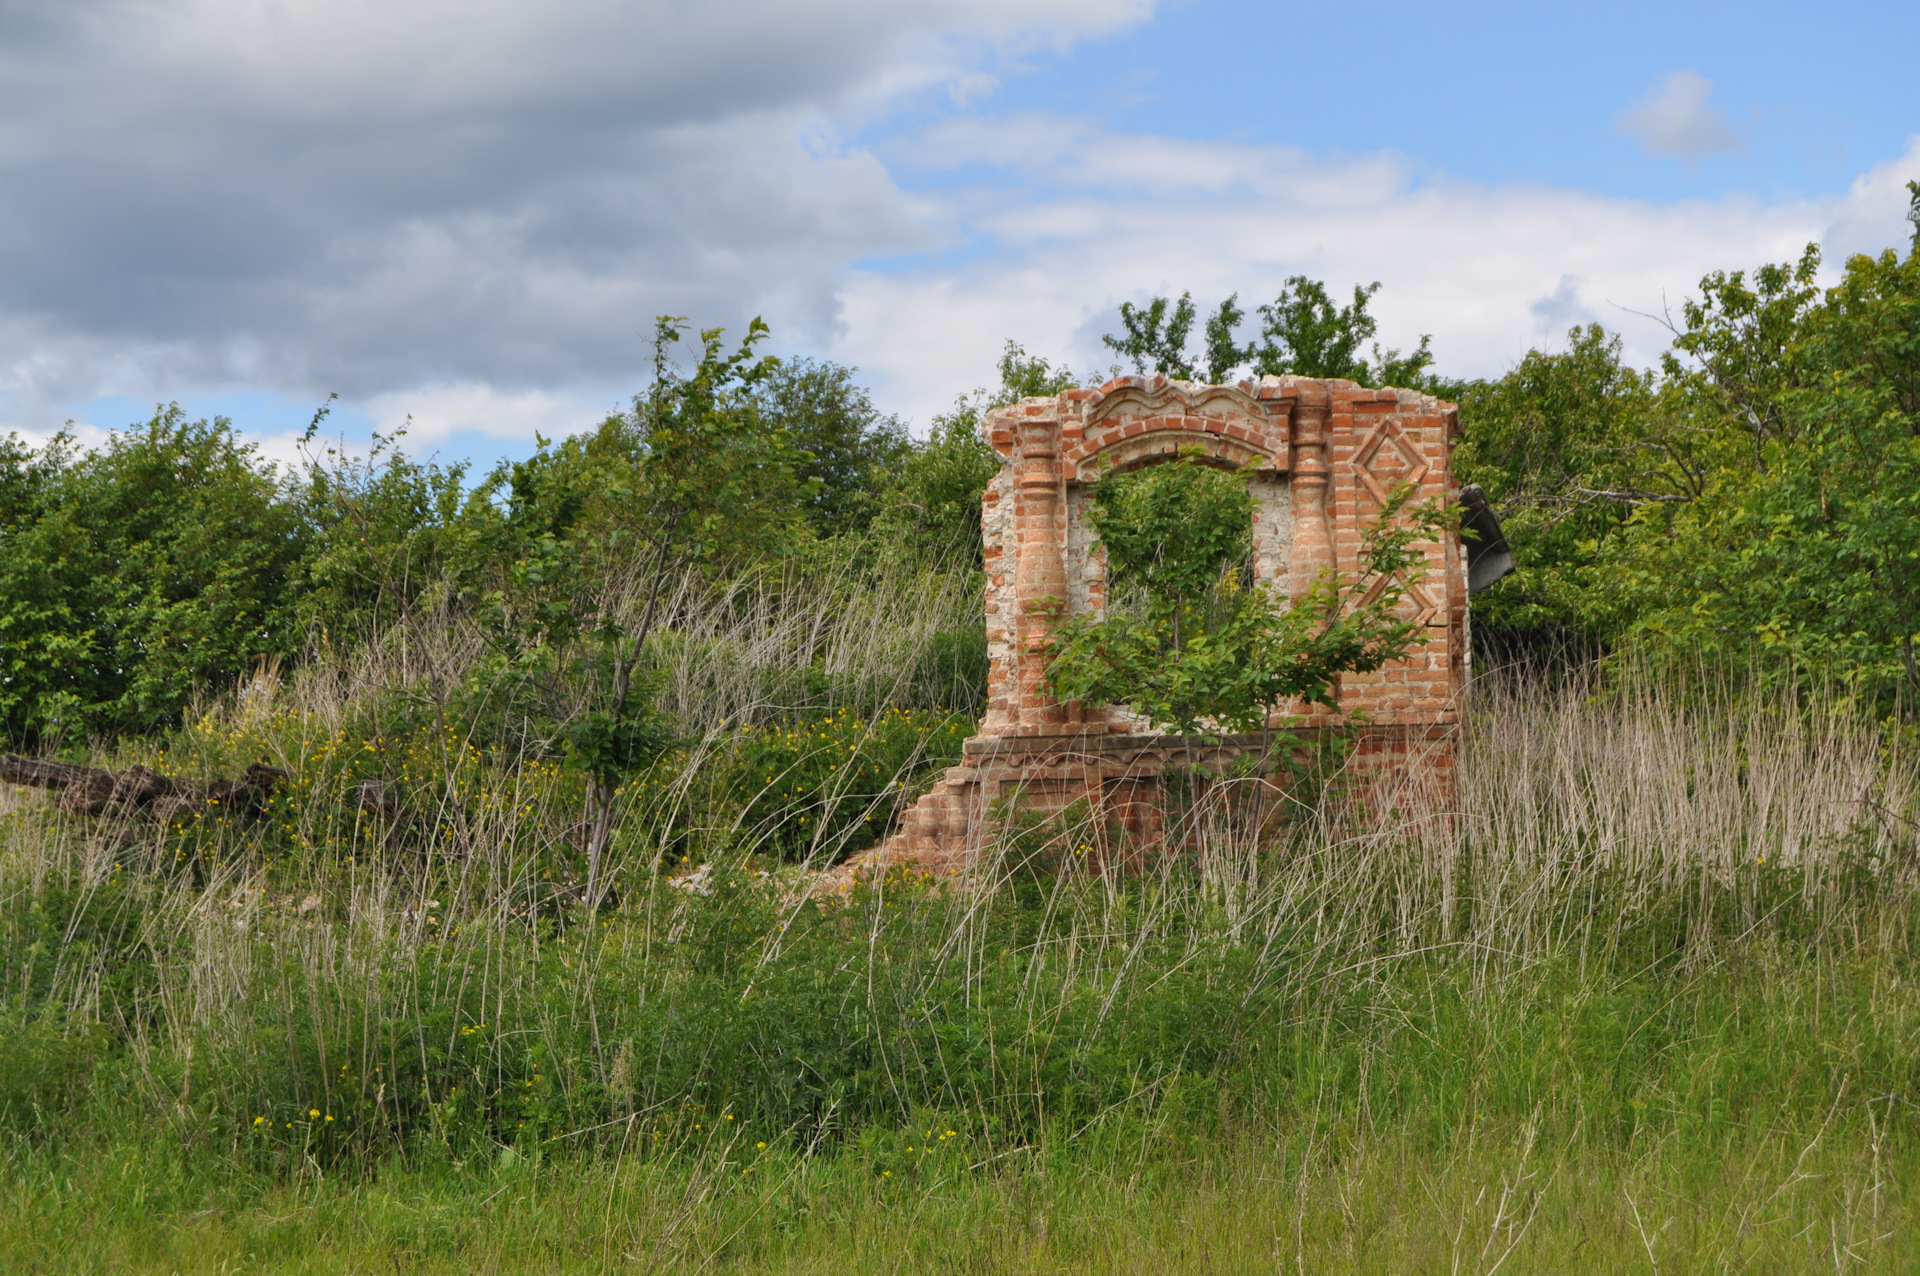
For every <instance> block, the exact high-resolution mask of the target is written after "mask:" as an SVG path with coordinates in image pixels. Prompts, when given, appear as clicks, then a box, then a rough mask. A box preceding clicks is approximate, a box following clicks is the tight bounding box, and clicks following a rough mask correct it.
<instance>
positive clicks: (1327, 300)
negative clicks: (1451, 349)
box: [1251, 275, 1433, 390]
mask: <svg viewBox="0 0 1920 1276" xmlns="http://www.w3.org/2000/svg"><path fill="white" fill-rule="evenodd" d="M1379 291H1380V284H1379V283H1378V282H1377V281H1376V282H1374V283H1371V284H1368V285H1366V286H1365V287H1361V286H1360V285H1359V284H1355V285H1354V287H1353V300H1352V302H1350V303H1349V304H1347V305H1345V306H1335V305H1334V304H1333V298H1332V297H1331V296H1329V295H1328V293H1327V286H1326V285H1325V284H1323V283H1320V282H1319V281H1318V280H1313V279H1308V278H1307V277H1306V276H1305V275H1294V276H1291V277H1290V278H1289V279H1288V280H1287V282H1286V285H1285V286H1284V287H1282V288H1281V290H1280V295H1279V296H1278V297H1275V298H1274V299H1273V300H1272V301H1271V302H1269V303H1267V304H1266V305H1264V306H1261V307H1260V319H1261V323H1260V341H1259V344H1258V345H1257V346H1255V347H1253V348H1252V351H1251V353H1252V357H1253V370H1254V373H1255V375H1257V376H1287V375H1293V376H1301V377H1327V378H1335V377H1338V378H1344V379H1345V380H1348V381H1354V382H1358V383H1359V384H1360V385H1370V386H1382V385H1392V386H1404V387H1406V388H1407V389H1416V390H1417V389H1421V388H1423V387H1424V386H1426V384H1427V382H1428V376H1427V371H1426V370H1427V368H1428V367H1430V366H1431V365H1432V363H1433V352H1432V350H1431V349H1429V346H1428V343H1429V342H1430V341H1431V340H1432V338H1431V337H1429V336H1427V335H1425V334H1423V335H1422V336H1421V338H1420V344H1419V345H1418V346H1417V347H1415V348H1414V349H1413V350H1412V351H1411V352H1410V353H1408V354H1405V355H1402V354H1401V353H1400V352H1399V351H1398V350H1387V351H1384V352H1383V351H1382V350H1381V349H1380V346H1379V344H1378V343H1377V342H1375V343H1374V344H1373V355H1374V359H1373V362H1372V363H1371V364H1369V363H1368V362H1367V359H1366V357H1365V355H1363V354H1362V353H1361V347H1362V343H1365V342H1373V339H1374V337H1375V336H1376V335H1377V334H1378V332H1379V326H1380V325H1379V323H1378V321H1377V320H1375V319H1374V317H1373V316H1372V315H1370V314H1368V313H1367V307H1368V306H1369V305H1370V304H1371V303H1372V301H1373V298H1374V295H1375V294H1376V293H1378V292H1379Z"/></svg>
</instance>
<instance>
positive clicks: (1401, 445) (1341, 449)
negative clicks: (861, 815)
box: [869, 377, 1468, 869]
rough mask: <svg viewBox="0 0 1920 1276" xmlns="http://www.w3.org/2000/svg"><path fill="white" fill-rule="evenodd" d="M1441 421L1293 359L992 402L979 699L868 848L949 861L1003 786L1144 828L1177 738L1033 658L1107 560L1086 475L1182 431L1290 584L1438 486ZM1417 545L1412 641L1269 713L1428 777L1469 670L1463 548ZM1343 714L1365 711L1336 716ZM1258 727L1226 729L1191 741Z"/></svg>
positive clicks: (1042, 656)
mask: <svg viewBox="0 0 1920 1276" xmlns="http://www.w3.org/2000/svg"><path fill="white" fill-rule="evenodd" d="M1457 423H1458V415H1457V411H1456V409H1455V408H1454V406H1453V405H1452V404H1449V403H1444V402H1441V401H1440V400H1437V399H1435V398H1433V397H1431V396H1429V395H1423V394H1419V393H1417V392H1413V391H1407V390H1368V389H1363V388H1361V387H1359V386H1356V385H1354V384H1353V383H1352V382H1349V381H1319V380H1312V379H1308V378H1300V377H1264V378H1261V379H1260V380H1259V381H1258V382H1246V381H1243V382H1241V383H1240V384H1238V385H1234V386H1208V385H1192V384H1188V383H1186V382H1176V381H1169V380H1167V379H1166V378H1164V377H1120V378H1117V379H1115V380H1113V381H1109V382H1108V383H1107V384H1105V385H1103V386H1101V387H1099V388H1098V389H1091V390H1068V391H1066V392H1064V393H1062V394H1060V395H1058V396H1055V397H1053V398H1041V399H1027V400H1024V401H1022V402H1020V403H1018V404H1015V405H1013V406H1012V407H1008V408H1004V409H1001V410H999V411H997V412H995V413H993V414H991V415H990V416H989V417H988V419H987V421H986V422H985V425H984V428H985V429H986V431H987V434H988V438H989V440H990V441H991V443H992V444H993V447H994V450H995V451H997V452H998V453H999V454H1000V456H1001V457H1002V458H1003V465H1002V467H1001V471H1000V473H999V475H998V476H997V477H996V478H995V479H994V481H993V483H992V484H991V485H990V486H989V487H988V489H987V492H986V495H985V498H984V511H983V523H982V525H983V528H984V530H985V554H986V570H987V587H986V599H985V603H986V621H987V643H988V652H989V656H990V658H991V673H990V677H989V684H988V694H989V703H988V708H987V712H986V716H985V718H984V719H983V720H982V722H981V727H980V732H979V734H978V735H977V736H976V737H975V738H974V739H973V740H970V741H969V742H968V744H967V750H966V759H965V761H963V762H962V764H961V765H960V766H957V767H954V768H953V769H952V770H951V771H950V772H948V774H947V775H946V776H945V777H944V778H943V779H942V780H941V781H940V782H939V783H938V784H936V785H935V787H934V789H933V791H932V792H930V793H928V794H927V795H926V796H925V797H924V798H922V799H921V800H920V802H919V804H918V805H916V806H915V807H914V808H913V809H912V810H911V811H909V812H908V813H907V816H906V818H905V819H904V821H903V822H902V825H901V827H900V830H899V832H898V833H897V834H896V835H895V836H894V837H893V838H892V839H890V840H889V842H888V843H887V845H886V846H885V847H883V848H880V849H879V852H878V857H879V858H883V859H884V858H889V857H897V856H900V855H909V856H912V857H915V858H917V859H918V860H920V861H921V862H924V863H928V864H931V865H935V866H938V867H941V868H949V869H950V868H954V867H957V866H960V865H962V864H964V862H965V860H966V857H967V856H968V854H970V853H971V851H972V850H973V849H975V848H977V847H978V846H979V845H980V844H981V842H982V839H983V838H984V837H986V836H987V834H988V832H989V829H988V823H989V820H990V818H991V812H992V811H993V810H994V809H1005V805H1006V803H1005V802H1004V801H1003V799H1012V800H1014V801H1016V802H1018V803H1019V804H1020V805H1021V806H1022V807H1033V808H1038V809H1048V808H1054V809H1057V808H1060V807H1064V806H1066V805H1068V804H1069V803H1073V802H1079V801H1085V802H1087V803H1088V804H1089V809H1092V810H1095V811H1100V812H1106V813H1107V814H1108V815H1110V816H1111V817H1112V819H1113V820H1114V821H1116V822H1117V823H1118V824H1119V825H1122V826H1124V827H1125V828H1126V829H1127V831H1129V832H1130V833H1132V834H1135V835H1145V834H1148V833H1150V831H1151V826H1152V825H1153V823H1154V817H1153V815H1152V811H1153V807H1154V803H1155V801H1156V796H1155V795H1156V794H1157V792H1158V790H1157V787H1156V786H1157V783H1158V777H1159V775H1160V773H1161V771H1162V770H1163V769H1164V767H1165V765H1166V763H1167V761H1168V759H1169V757H1171V756H1172V754H1173V752H1174V751H1175V750H1176V749H1178V748H1179V747H1180V745H1181V742H1179V741H1176V740H1172V739H1170V738H1169V737H1165V736H1159V735H1154V734H1151V733H1149V732H1146V731H1144V730H1143V729H1142V726H1141V724H1139V723H1138V722H1136V721H1134V720H1133V719H1132V717H1131V715H1129V714H1127V713H1125V712H1124V711H1121V710H1116V709H1113V708H1110V707H1103V706H1093V707H1087V708H1082V707H1080V706H1066V705H1062V704H1060V703H1059V702H1058V701H1056V700H1055V699H1054V698H1053V697H1052V696H1051V695H1050V694H1048V692H1047V688H1046V683H1045V676H1044V675H1045V662H1046V649H1047V644H1048V641H1049V639H1050V638H1051V636H1052V633H1053V630H1054V627H1055V625H1056V624H1057V623H1058V620H1059V617H1060V616H1061V615H1062V614H1063V612H1064V614H1076V615H1078V614H1087V613H1095V614H1098V613H1100V612H1101V611H1103V609H1104V608H1105V605H1106V567H1105V563H1104V562H1103V561H1102V558H1101V555H1100V553H1099V551H1098V549H1097V547H1096V546H1095V544H1094V538H1093V535H1092V531H1091V529H1090V528H1089V527H1088V526H1087V523H1086V519H1085V510H1086V503H1087V501H1088V499H1089V496H1090V493H1091V490H1092V487H1093V485H1094V484H1095V483H1096V482H1098V481H1099V479H1100V478H1101V477H1102V476H1103V475H1105V474H1107V473H1109V472H1112V471H1114V470H1124V469H1130V468H1134V467H1138V466H1141V465H1149V464H1154V463H1156V462H1159V461H1162V460H1165V459H1168V458H1170V457H1172V456H1174V455H1177V454H1178V453H1180V452H1182V451H1184V450H1189V449H1194V448H1198V449H1200V450H1201V451H1202V452H1203V453H1204V454H1205V456H1207V457H1209V458H1211V459H1212V460H1214V461H1215V462H1217V463H1218V464H1221V465H1223V466H1232V467H1234V468H1236V469H1241V470H1245V471H1247V472H1248V473H1249V474H1250V476H1251V477H1250V484H1251V487H1252V492H1253V495H1254V497H1255V506H1256V512H1255V515H1254V527H1253V545H1254V563H1253V566H1254V573H1255V576H1256V578H1258V579H1260V580H1264V581H1269V582H1272V583H1273V584H1274V585H1275V586H1276V587H1278V588H1280V589H1281V590H1282V591H1283V592H1285V593H1287V594H1288V595H1289V596H1291V597H1295V598H1298V597H1299V596H1301V595H1302V594H1303V593H1304V591H1305V590H1306V589H1307V588H1308V587H1309V586H1310V585H1311V584H1312V583H1313V582H1314V581H1315V580H1316V579H1318V578H1319V577H1320V575H1321V574H1322V573H1323V572H1325V571H1328V570H1333V571H1336V572H1339V573H1341V574H1342V575H1350V574H1351V573H1352V572H1353V571H1354V570H1355V569H1356V567H1357V556H1358V553H1359V550H1360V542H1361V535H1362V529H1363V528H1364V527H1365V525H1366V524H1367V522H1368V521H1370V520H1371V519H1372V518H1373V517H1374V516H1375V515H1376V513H1377V512H1378V510H1379V508H1380V506H1381V503H1382V502H1383V501H1384V500H1385V499H1386V496H1387V493H1388V492H1389V491H1390V490H1391V489H1392V488H1393V487H1394V486H1396V485H1397V484H1399V483H1402V482H1411V483H1413V484H1415V485H1416V497H1415V502H1416V503H1418V502H1419V501H1423V500H1426V499H1427V498H1429V497H1435V496H1438V497H1443V498H1446V499H1447V500H1449V501H1451V500H1452V499H1453V498H1454V496H1455V494H1456V491H1457V486H1458V485H1457V483H1456V482H1455V480H1454V477H1453V472H1452V465H1451V460H1452V448H1453V440H1454V436H1455V434H1456V433H1457V428H1458V425H1457ZM1424 552H1425V555H1426V560H1427V570H1426V572H1425V573H1424V575H1423V576H1422V577H1421V579H1419V580H1418V581H1416V582H1414V583H1413V584H1412V585H1411V587H1410V589H1409V593H1408V598H1407V600H1406V602H1405V603H1404V604H1403V607H1404V609H1405V610H1404V614H1406V615H1407V616H1408V617H1409V618H1411V619H1414V620H1415V621H1417V623H1419V624H1420V626H1421V627H1422V629H1423V630H1424V632H1425V634H1426V642H1425V643H1424V645H1422V646H1421V647H1420V648H1419V649H1418V650H1416V651H1415V652H1414V653H1413V654H1412V655H1411V656H1409V657H1408V658H1407V659H1406V660H1404V661H1400V662H1397V663H1395V664H1393V665H1391V666H1389V667H1387V668H1385V669H1382V670H1380V671H1379V672H1377V673H1373V674H1359V675H1354V674H1350V675H1347V676H1346V677H1345V678H1343V679H1342V681H1341V685H1340V694H1339V700H1340V705H1341V709H1342V711H1343V712H1342V714H1337V715H1336V714H1331V713H1327V712H1324V711H1320V712H1314V713H1305V712H1304V709H1305V706H1293V710H1294V712H1292V713H1290V714H1285V715H1281V716H1279V717H1277V718H1276V721H1275V722H1274V724H1273V725H1274V727H1276V728H1283V729H1287V730H1304V731H1307V732H1312V731H1317V730H1347V731H1354V732H1356V733H1357V734H1358V736H1359V739H1358V740H1357V741H1356V746H1357V747H1356V749H1355V751H1354V757H1355V762H1356V764H1357V765H1358V766H1360V767H1362V768H1367V769H1371V770H1372V771H1374V772H1377V773H1378V774H1379V775H1380V776H1381V777H1382V778H1383V779H1386V780H1390V781H1391V782H1392V783H1393V784H1396V785H1400V786H1403V787H1404V786H1411V787H1413V788H1417V789H1420V790H1422V791H1423V792H1425V793H1426V794H1428V795H1429V796H1431V795H1433V794H1435V793H1438V794H1441V795H1443V796H1444V795H1445V794H1446V793H1447V792H1449V791H1450V789H1451V774H1452V759H1453V739H1454V734H1455V731H1456V728H1457V724H1458V701H1459V696H1460V693H1461V691H1462V689H1463V687H1464V684H1465V680H1466V676H1467V665H1466V661H1467V651H1468V649H1467V631H1466V623H1467V580H1466V562H1465V555H1464V553H1463V552H1462V548H1461V546H1460V543H1459V540H1458V538H1457V537H1455V536H1447V537H1444V538H1443V539H1442V540H1441V541H1439V542H1435V543H1432V544H1429V545H1427V546H1425V547H1424ZM1063 603H1064V608H1063ZM1356 713H1358V714H1359V715H1360V720H1361V721H1362V722H1363V723H1364V725H1361V726H1354V725H1352V724H1353V721H1354V719H1353V717H1352V716H1350V715H1355V714H1356ZM1264 743H1265V739H1264V738H1260V739H1254V738H1235V739H1233V740H1229V741H1227V742H1223V743H1222V744H1221V745H1219V746H1217V747H1215V748H1213V749H1211V750H1210V751H1209V752H1210V754H1213V753H1223V752H1224V753H1225V754H1231V753H1232V752H1234V751H1235V750H1240V749H1249V748H1253V747H1257V746H1260V745H1263V744H1264ZM869 854H870V855H871V854H873V853H869Z"/></svg>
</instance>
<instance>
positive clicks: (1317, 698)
mask: <svg viewBox="0 0 1920 1276" xmlns="http://www.w3.org/2000/svg"><path fill="white" fill-rule="evenodd" d="M1411 494H1412V489H1411V488H1410V487H1409V488H1404V489H1402V490H1401V491H1399V492H1397V493H1395V494H1394V496H1393V499H1392V500H1391V501H1389V503H1388V505H1387V507H1386V508H1385V509H1384V510H1382V511H1381V514H1380V517H1379V518H1378V519H1377V520H1375V521H1374V522H1373V523H1372V524H1371V525H1370V526H1369V527H1368V528H1367V531H1366V535H1365V538H1364V543H1363V546H1362V551H1361V556H1360V561H1361V571H1360V573H1359V574H1358V576H1357V577H1356V578H1355V579H1353V580H1351V581H1348V582H1346V583H1345V584H1344V585H1342V584H1341V583H1340V582H1339V581H1338V580H1337V579H1336V578H1335V577H1334V576H1333V575H1332V574H1331V573H1329V574H1327V575H1326V576H1324V577H1322V579H1321V580H1319V581H1318V582H1316V583H1315V584H1314V586H1313V588H1312V590H1311V591H1310V592H1309V593H1308V595H1307V596H1306V597H1305V598H1304V599H1301V600H1300V601H1299V602H1298V603H1295V604H1292V605H1289V603H1288V600H1287V599H1285V598H1283V597H1281V596H1279V595H1277V594H1275V593H1274V592H1273V591H1272V589H1271V587H1270V586H1268V585H1266V584H1265V583H1260V584H1251V583H1249V582H1248V580H1247V578H1246V574H1245V571H1246V561H1247V556H1248V553H1249V550H1250V541H1251V527H1252V512H1253V511H1252V497H1251V495H1250V494H1249V492H1248V489H1247V481H1246V478H1245V476H1243V475H1240V474H1235V473H1228V472H1222V471H1220V470H1217V469H1214V468H1211V467H1209V466H1207V465H1205V464H1202V463H1201V461H1200V460H1199V459H1198V457H1197V455H1194V454H1189V455H1186V456H1183V457H1181V458H1179V459H1177V460H1175V461H1172V462H1167V463H1163V464H1160V465H1154V466H1149V467H1146V468H1144V469H1141V470H1137V471H1133V472H1130V473H1125V474H1117V475H1109V476H1108V477H1107V478H1105V479H1103V480H1102V481H1101V483H1100V484H1099V486H1098V487H1097V488H1096V489H1095V492H1094V498H1093V501H1092V502H1091V505H1090V507H1089V512H1088V517H1089V520H1090V522H1091V523H1092V525H1093V527H1094V529H1095V531H1096V532H1097V533H1098V535H1099V537H1100V542H1101V544H1102V545H1104V546H1105V547H1106V552H1107V561H1108V570H1109V573H1110V577H1111V582H1112V584H1111V596H1113V597H1114V598H1115V600H1116V601H1115V606H1114V607H1113V608H1112V610H1111V612H1110V614H1109V615H1108V616H1107V617H1106V618H1105V619H1094V618H1093V617H1090V616H1075V617H1070V618H1068V619H1067V620H1065V621H1064V622H1062V624H1061V626H1060V628H1059V630H1058V632H1057V633H1056V635H1055V642H1054V647H1053V655H1052V659H1051V661H1050V663H1049V665H1048V671H1047V676H1048V678H1049V680H1050V682H1051V683H1052V686H1053V688H1054V690H1055V693H1056V694H1058V695H1059V696H1060V697H1061V698H1062V699H1066V700H1084V701H1090V702H1093V703H1100V704H1124V705H1126V706H1127V707H1129V708H1130V709H1132V710H1133V711H1134V712H1135V713H1138V714H1140V715H1142V716H1144V717H1146V718H1147V719H1148V720H1149V721H1151V722H1152V723H1153V724H1154V725H1155V726H1158V727H1161V728H1163V729H1166V730H1170V731H1174V732H1176V733H1178V734H1181V735H1198V734H1202V733H1205V732H1211V731H1216V730H1227V731H1255V730H1264V729H1265V728H1266V726H1267V724H1268V722H1269V721H1270V720H1271V718H1272V715H1273V714H1274V713H1276V712H1277V711H1279V710H1280V709H1281V708H1282V707H1283V706H1285V705H1288V704H1291V703H1293V702H1295V701H1300V700H1305V701H1308V702H1312V703H1317V704H1321V705H1324V706H1326V707H1328V708H1337V707H1338V705H1337V703H1336V693H1335V687H1336V680H1337V679H1338V677H1339V675H1340V674H1341V673H1344V672H1365V671H1369V670H1374V669H1378V668H1380V667H1381V666H1382V665H1384V664H1386V663H1387V662H1388V661H1391V660H1397V659H1400V658H1402V657H1404V656H1405V655H1406V654H1407V653H1408V652H1409V651H1411V650H1412V649H1413V647H1414V646H1415V645H1417V643H1418V642H1419V641H1420V629H1419V627H1418V626H1416V625H1414V624H1412V623H1411V622H1409V621H1406V620H1403V619H1401V618H1400V617H1399V616H1397V615H1396V614H1395V609H1396V608H1397V607H1398V606H1399V604H1400V602H1401V601H1402V600H1403V599H1404V597H1405V594H1406V586H1405V584H1404V583H1403V582H1404V580H1405V579H1406V575H1407V574H1408V573H1410V572H1413V571H1414V570H1415V568H1416V565H1417V564H1418V563H1419V562H1420V561H1421V559H1420V555H1419V553H1418V552H1417V551H1416V550H1415V549H1414V548H1413V546H1414V544H1415V542H1417V541H1419V540H1422V539H1429V538H1431V536H1432V535H1434V534H1435V532H1436V530H1437V528H1438V527H1439V526H1440V524H1441V516H1440V515H1439V513H1438V512H1437V511H1435V510H1432V509H1423V510H1421V511H1419V512H1418V513H1417V514H1415V515H1414V516H1413V517H1411V518H1405V517H1403V515H1404V514H1406V512H1407V511H1406V509H1405V506H1406V503H1407V501H1408V499H1409V498H1410V496H1411Z"/></svg>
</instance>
